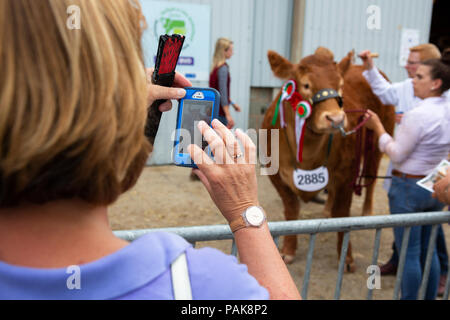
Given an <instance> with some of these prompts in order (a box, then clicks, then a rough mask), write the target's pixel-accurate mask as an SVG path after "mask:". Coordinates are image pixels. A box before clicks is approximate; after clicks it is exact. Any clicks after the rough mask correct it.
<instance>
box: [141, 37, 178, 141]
mask: <svg viewBox="0 0 450 320" xmlns="http://www.w3.org/2000/svg"><path fill="white" fill-rule="evenodd" d="M184 39H185V37H184V36H182V35H178V34H173V35H171V36H169V35H162V36H160V37H159V45H158V53H157V55H156V63H155V70H154V71H153V78H152V83H154V84H157V85H160V86H165V87H171V86H172V85H173V81H174V79H175V68H176V66H177V63H178V59H179V57H180V53H181V50H182V48H183V43H184ZM164 101H165V100H157V101H155V102H154V103H153V104H152V105H151V106H150V108H149V109H148V113H147V122H146V125H145V136H146V137H147V139H148V140H149V141H150V143H151V144H152V145H153V144H154V142H155V138H156V133H157V132H158V128H159V123H160V121H161V116H162V113H161V111H159V106H160V105H161V104H163V103H164Z"/></svg>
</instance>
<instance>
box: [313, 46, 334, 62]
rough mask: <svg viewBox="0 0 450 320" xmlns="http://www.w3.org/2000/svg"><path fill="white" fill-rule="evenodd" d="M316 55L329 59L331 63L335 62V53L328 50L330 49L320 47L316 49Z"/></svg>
mask: <svg viewBox="0 0 450 320" xmlns="http://www.w3.org/2000/svg"><path fill="white" fill-rule="evenodd" d="M314 54H315V55H318V56H322V57H324V58H327V59H329V60H331V61H334V54H333V52H331V50H330V49H328V48H325V47H318V48H317V49H316V51H315V52H314Z"/></svg>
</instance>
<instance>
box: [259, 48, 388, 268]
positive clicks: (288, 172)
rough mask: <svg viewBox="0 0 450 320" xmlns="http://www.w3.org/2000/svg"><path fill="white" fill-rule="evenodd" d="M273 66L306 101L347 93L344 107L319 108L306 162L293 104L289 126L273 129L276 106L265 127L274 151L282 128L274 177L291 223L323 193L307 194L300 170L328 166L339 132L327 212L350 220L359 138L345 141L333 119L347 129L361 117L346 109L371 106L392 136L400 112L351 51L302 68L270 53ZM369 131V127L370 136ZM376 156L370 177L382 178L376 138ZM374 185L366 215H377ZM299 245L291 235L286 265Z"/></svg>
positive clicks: (329, 103) (323, 54)
mask: <svg viewBox="0 0 450 320" xmlns="http://www.w3.org/2000/svg"><path fill="white" fill-rule="evenodd" d="M268 58H269V62H270V65H271V68H272V71H273V72H274V74H275V76H277V77H278V78H280V79H284V80H287V79H295V80H296V82H297V85H298V88H297V90H298V91H299V93H300V94H301V95H302V96H303V97H304V98H306V99H310V98H311V97H312V96H313V94H315V93H316V92H318V91H319V90H321V89H327V88H331V89H334V90H336V91H338V92H342V96H343V101H344V107H343V110H342V109H340V108H339V106H338V103H337V100H336V99H329V100H325V101H323V102H321V103H319V104H317V105H315V106H313V113H312V115H311V117H310V118H309V119H308V120H307V129H306V132H305V138H304V149H303V162H302V163H299V162H297V161H296V160H295V153H296V141H295V132H294V128H295V121H294V117H295V115H294V112H293V110H292V108H291V107H290V105H289V104H288V103H287V102H285V103H284V114H285V119H286V123H287V124H288V125H287V128H284V129H280V121H279V119H278V120H277V123H276V125H275V126H272V118H273V115H274V112H275V107H276V102H277V101H278V98H279V97H280V94H281V91H280V93H279V94H278V96H277V98H276V99H275V100H274V101H273V102H272V104H271V105H270V107H269V109H268V110H267V112H266V114H265V117H264V121H263V125H262V128H263V129H269V130H268V137H267V144H268V148H267V150H271V146H270V143H271V138H270V129H280V134H279V161H280V162H279V171H278V173H277V174H275V175H272V176H270V180H271V182H272V184H273V185H274V186H275V189H276V190H277V192H278V193H279V195H280V197H281V199H282V202H283V206H284V214H285V217H286V219H287V220H296V219H298V217H299V212H300V201H299V197H300V198H301V199H302V200H303V201H305V202H307V201H309V200H311V199H312V198H313V197H315V196H316V194H317V193H318V192H303V191H300V190H298V189H297V188H296V187H295V185H294V183H293V178H292V176H293V170H294V168H301V169H304V170H312V169H316V168H318V167H320V166H322V165H324V163H325V160H326V157H327V150H328V147H327V146H328V140H329V137H330V134H331V133H333V134H334V135H333V143H332V147H331V151H330V154H329V157H328V165H327V167H328V170H329V173H330V180H329V184H328V186H327V190H328V200H327V205H326V209H325V211H328V214H329V216H331V217H348V216H349V214H350V206H351V202H352V195H353V190H352V188H351V182H352V179H353V178H354V165H353V163H354V160H355V147H356V138H355V135H354V134H353V135H350V136H347V137H345V138H344V137H342V135H341V134H340V133H339V132H337V131H336V129H333V128H332V126H331V120H333V121H336V123H338V122H341V121H342V119H343V118H344V121H345V126H346V129H347V130H350V129H352V128H354V127H356V125H357V124H358V118H359V117H360V116H361V114H355V113H348V114H345V112H344V110H357V109H367V108H370V109H371V110H373V111H374V112H376V113H377V114H378V116H379V117H380V119H381V121H382V123H383V124H384V126H385V128H386V130H387V132H389V133H390V134H392V132H393V129H394V121H395V111H394V107H393V106H386V105H383V104H382V103H381V102H380V100H379V99H378V98H377V97H376V96H375V95H374V94H373V93H372V90H371V89H370V86H369V84H368V83H367V81H366V80H365V79H364V77H363V76H362V72H363V69H362V66H357V65H353V64H352V58H353V54H352V53H349V54H348V55H347V56H346V57H345V58H344V59H343V60H342V61H341V62H340V63H339V64H337V63H335V62H334V61H333V59H334V58H333V54H332V52H331V51H329V50H328V49H326V48H319V49H318V50H317V51H316V53H315V54H314V55H311V56H308V57H305V58H304V59H302V60H301V61H300V63H298V64H292V63H290V62H289V61H288V60H286V59H285V58H283V57H281V56H280V55H279V54H277V53H276V52H273V51H269V53H268ZM365 131H366V129H363V134H365ZM374 143H375V147H376V148H375V150H376V151H375V154H374V156H373V158H372V160H371V168H370V173H369V174H370V175H373V176H376V174H377V171H378V165H379V162H380V160H381V153H380V152H379V150H378V147H377V143H378V139H375V141H374ZM373 191H374V184H372V185H371V186H370V187H368V188H367V189H366V198H365V201H364V207H363V215H370V214H372V198H373ZM342 240H343V234H342V233H338V245H337V249H338V255H339V253H340V250H341V246H342ZM296 247H297V237H296V236H286V237H285V239H284V243H283V248H282V254H283V256H284V259H285V261H286V263H290V262H292V260H293V259H294V256H295V251H296ZM346 265H347V271H354V269H355V265H354V261H353V257H352V249H351V243H349V247H348V253H347V257H346Z"/></svg>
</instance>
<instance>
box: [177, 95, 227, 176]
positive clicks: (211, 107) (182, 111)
mask: <svg viewBox="0 0 450 320" xmlns="http://www.w3.org/2000/svg"><path fill="white" fill-rule="evenodd" d="M185 89H186V96H185V97H184V98H183V99H181V100H180V101H179V105H178V114H177V127H176V133H175V142H174V155H173V161H174V163H175V165H177V166H182V167H190V168H197V166H196V164H195V163H194V161H193V160H192V159H191V157H190V155H189V153H188V150H187V147H188V146H189V145H190V144H197V145H198V146H199V147H200V148H202V150H204V151H205V152H206V153H207V154H208V155H209V156H210V157H211V158H212V157H213V156H212V153H211V150H210V148H209V146H208V143H207V142H206V141H205V140H204V138H203V137H202V135H201V133H200V130H198V128H197V125H198V123H199V121H205V122H206V123H207V124H208V125H211V122H212V121H213V120H214V119H217V117H218V115H219V103H220V94H219V92H218V91H217V90H216V89H213V88H193V87H191V88H185Z"/></svg>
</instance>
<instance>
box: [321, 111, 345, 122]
mask: <svg viewBox="0 0 450 320" xmlns="http://www.w3.org/2000/svg"><path fill="white" fill-rule="evenodd" d="M326 118H327V120H329V121H331V122H332V124H334V125H340V124H342V123H343V122H344V120H345V113H338V114H327V115H326Z"/></svg>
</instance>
